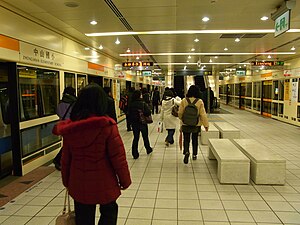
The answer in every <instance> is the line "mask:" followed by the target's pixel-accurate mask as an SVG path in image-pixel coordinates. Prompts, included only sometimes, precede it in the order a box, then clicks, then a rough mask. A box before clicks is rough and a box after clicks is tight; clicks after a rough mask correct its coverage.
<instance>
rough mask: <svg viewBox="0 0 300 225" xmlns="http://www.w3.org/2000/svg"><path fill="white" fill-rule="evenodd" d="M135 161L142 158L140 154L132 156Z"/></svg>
mask: <svg viewBox="0 0 300 225" xmlns="http://www.w3.org/2000/svg"><path fill="white" fill-rule="evenodd" d="M132 156H133V158H134V159H138V158H139V157H140V154H139V153H138V154H136V155H132Z"/></svg>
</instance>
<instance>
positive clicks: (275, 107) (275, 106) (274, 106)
mask: <svg viewBox="0 0 300 225" xmlns="http://www.w3.org/2000/svg"><path fill="white" fill-rule="evenodd" d="M272 115H274V116H277V115H278V103H272Z"/></svg>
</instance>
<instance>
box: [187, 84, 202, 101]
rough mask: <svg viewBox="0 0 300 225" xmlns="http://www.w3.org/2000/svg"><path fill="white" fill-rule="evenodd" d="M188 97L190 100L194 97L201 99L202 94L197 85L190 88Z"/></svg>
mask: <svg viewBox="0 0 300 225" xmlns="http://www.w3.org/2000/svg"><path fill="white" fill-rule="evenodd" d="M186 97H188V98H190V97H194V98H200V97H201V92H200V89H199V87H198V86H196V85H192V86H190V88H189V90H188V92H187V94H186Z"/></svg>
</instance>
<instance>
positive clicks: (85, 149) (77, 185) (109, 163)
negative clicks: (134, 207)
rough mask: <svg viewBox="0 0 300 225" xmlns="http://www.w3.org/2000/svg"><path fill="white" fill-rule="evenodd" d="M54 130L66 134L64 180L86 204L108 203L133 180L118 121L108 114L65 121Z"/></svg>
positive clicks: (76, 196)
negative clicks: (107, 115)
mask: <svg viewBox="0 0 300 225" xmlns="http://www.w3.org/2000/svg"><path fill="white" fill-rule="evenodd" d="M53 133H54V134H56V135H62V136H63V151H62V159H61V166H62V180H63V184H64V186H65V187H67V188H68V189H69V193H70V195H71V196H72V197H73V198H74V199H75V200H76V201H78V202H80V203H83V204H107V203H110V202H112V201H114V200H116V199H117V198H118V197H119V196H120V194H121V191H120V189H121V188H122V189H126V188H128V187H129V185H130V184H131V178H130V173H129V169H128V164H127V161H126V155H125V149H124V145H123V142H122V139H121V137H120V134H119V131H118V127H117V125H116V122H115V121H114V120H113V119H111V118H109V117H106V116H101V117H96V116H93V117H89V118H88V119H84V120H79V121H71V120H70V119H68V120H65V121H61V122H59V123H58V124H57V126H55V127H54V129H53Z"/></svg>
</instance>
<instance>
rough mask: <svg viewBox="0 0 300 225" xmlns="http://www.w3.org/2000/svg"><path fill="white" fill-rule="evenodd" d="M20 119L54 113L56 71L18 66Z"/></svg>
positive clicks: (56, 83) (56, 84)
mask: <svg viewBox="0 0 300 225" xmlns="http://www.w3.org/2000/svg"><path fill="white" fill-rule="evenodd" d="M17 70H18V75H19V88H20V108H21V120H22V121H24V120H30V119H35V118H39V117H43V116H49V115H54V114H56V107H57V104H58V100H59V93H58V90H59V76H58V74H59V73H58V71H52V70H47V69H39V68H32V67H24V66H19V67H18V68H17Z"/></svg>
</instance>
